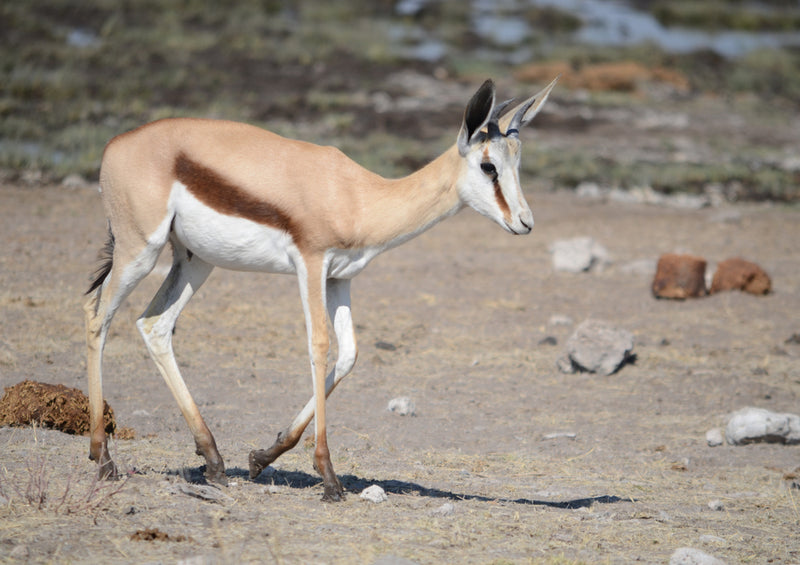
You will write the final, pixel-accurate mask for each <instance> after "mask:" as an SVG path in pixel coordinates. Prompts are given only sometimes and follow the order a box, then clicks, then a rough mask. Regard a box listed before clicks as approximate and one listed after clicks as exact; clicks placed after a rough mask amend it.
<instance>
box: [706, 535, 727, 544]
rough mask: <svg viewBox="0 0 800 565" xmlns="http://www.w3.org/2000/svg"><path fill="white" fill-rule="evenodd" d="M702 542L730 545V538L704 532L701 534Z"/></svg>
mask: <svg viewBox="0 0 800 565" xmlns="http://www.w3.org/2000/svg"><path fill="white" fill-rule="evenodd" d="M700 543H713V544H717V545H728V540H726V539H725V538H721V537H719V536H715V535H713V534H703V535H702V536H700Z"/></svg>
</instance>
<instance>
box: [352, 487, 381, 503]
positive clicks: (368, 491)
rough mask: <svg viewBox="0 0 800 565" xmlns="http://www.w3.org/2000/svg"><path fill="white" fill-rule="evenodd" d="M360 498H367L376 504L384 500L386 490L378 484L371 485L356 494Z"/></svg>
mask: <svg viewBox="0 0 800 565" xmlns="http://www.w3.org/2000/svg"><path fill="white" fill-rule="evenodd" d="M358 496H359V497H360V498H363V499H364V500H368V501H370V502H374V503H376V504H378V503H380V502H386V501H387V500H388V497H387V496H386V491H385V490H383V489H382V488H381V487H380V486H378V485H371V486H368V487H367V488H365V489H364V490H362V491H361V494H360V495H358Z"/></svg>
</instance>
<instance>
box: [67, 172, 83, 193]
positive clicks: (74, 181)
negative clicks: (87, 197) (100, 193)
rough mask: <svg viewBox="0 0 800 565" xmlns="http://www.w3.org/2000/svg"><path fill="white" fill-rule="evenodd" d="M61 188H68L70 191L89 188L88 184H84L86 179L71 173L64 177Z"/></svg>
mask: <svg viewBox="0 0 800 565" xmlns="http://www.w3.org/2000/svg"><path fill="white" fill-rule="evenodd" d="M61 186H63V187H64V188H69V189H72V190H75V189H80V188H86V187H87V186H89V183H88V182H86V179H85V178H83V177H82V176H81V175H79V174H76V173H73V174H71V175H67V176H66V177H64V180H62V181H61Z"/></svg>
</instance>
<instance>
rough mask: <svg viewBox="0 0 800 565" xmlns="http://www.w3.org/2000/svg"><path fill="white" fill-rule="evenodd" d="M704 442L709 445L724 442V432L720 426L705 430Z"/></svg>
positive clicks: (715, 445)
mask: <svg viewBox="0 0 800 565" xmlns="http://www.w3.org/2000/svg"><path fill="white" fill-rule="evenodd" d="M706 443H708V446H709V447H718V446H720V445H722V444H723V443H725V434H724V432H723V431H722V428H714V429H712V430H708V431H707V432H706Z"/></svg>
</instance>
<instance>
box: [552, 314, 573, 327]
mask: <svg viewBox="0 0 800 565" xmlns="http://www.w3.org/2000/svg"><path fill="white" fill-rule="evenodd" d="M574 323H575V321H574V320H573V319H572V318H570V317H569V316H567V315H566V314H553V315H552V316H550V319H548V320H547V325H548V326H571V325H572V324H574Z"/></svg>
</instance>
